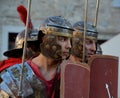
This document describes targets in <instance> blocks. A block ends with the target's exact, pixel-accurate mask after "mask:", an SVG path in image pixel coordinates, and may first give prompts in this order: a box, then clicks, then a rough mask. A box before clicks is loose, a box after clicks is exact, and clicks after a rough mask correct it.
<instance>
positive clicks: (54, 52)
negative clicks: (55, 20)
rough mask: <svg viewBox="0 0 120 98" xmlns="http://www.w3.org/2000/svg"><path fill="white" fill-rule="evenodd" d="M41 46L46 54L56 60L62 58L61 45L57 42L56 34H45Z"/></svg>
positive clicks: (42, 51)
mask: <svg viewBox="0 0 120 98" xmlns="http://www.w3.org/2000/svg"><path fill="white" fill-rule="evenodd" d="M40 47H41V53H43V54H44V55H45V56H47V57H50V58H53V59H55V60H58V59H61V46H60V45H58V44H57V43H56V36H54V35H45V36H44V38H43V43H41V45H40Z"/></svg>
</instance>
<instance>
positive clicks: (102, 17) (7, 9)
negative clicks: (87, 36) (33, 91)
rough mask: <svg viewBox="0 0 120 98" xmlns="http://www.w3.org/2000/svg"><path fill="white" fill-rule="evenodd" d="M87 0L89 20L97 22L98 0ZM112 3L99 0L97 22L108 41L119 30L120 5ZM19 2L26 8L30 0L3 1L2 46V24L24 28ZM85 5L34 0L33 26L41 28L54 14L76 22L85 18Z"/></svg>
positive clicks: (66, 0)
mask: <svg viewBox="0 0 120 98" xmlns="http://www.w3.org/2000/svg"><path fill="white" fill-rule="evenodd" d="M88 1H89V2H88V15H87V17H88V22H91V23H94V19H95V6H96V0H88ZM112 2H113V0H100V5H99V7H100V8H99V15H98V22H97V23H98V24H97V29H98V32H99V36H98V38H99V39H104V40H108V39H110V38H112V37H113V36H115V35H117V34H118V33H119V32H120V27H119V26H120V19H119V18H120V8H114V7H113V6H112ZM20 4H23V5H24V6H25V7H27V0H0V13H1V14H0V45H1V43H4V42H3V41H2V40H1V39H2V38H1V37H2V34H3V33H4V32H3V30H2V27H3V26H6V25H7V26H18V27H19V26H23V27H24V25H23V23H22V22H21V21H20V19H19V16H18V13H17V11H16V8H17V6H18V5H20ZM84 6H85V0H32V1H31V19H32V22H33V25H34V27H39V26H40V24H41V22H42V20H44V19H45V18H46V17H48V16H53V15H58V16H64V17H65V18H66V19H68V20H70V22H71V23H72V24H73V23H75V22H76V21H79V20H84ZM4 37H5V38H7V37H6V36H4ZM0 53H1V48H0ZM1 55H2V54H0V59H1Z"/></svg>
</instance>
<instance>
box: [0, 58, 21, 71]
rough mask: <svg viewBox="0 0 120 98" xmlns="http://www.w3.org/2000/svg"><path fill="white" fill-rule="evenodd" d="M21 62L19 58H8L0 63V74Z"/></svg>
mask: <svg viewBox="0 0 120 98" xmlns="http://www.w3.org/2000/svg"><path fill="white" fill-rule="evenodd" d="M21 62H22V60H21V58H8V59H6V60H3V61H0V72H2V71H3V70H5V69H6V68H8V67H10V66H12V65H14V64H19V63H21Z"/></svg>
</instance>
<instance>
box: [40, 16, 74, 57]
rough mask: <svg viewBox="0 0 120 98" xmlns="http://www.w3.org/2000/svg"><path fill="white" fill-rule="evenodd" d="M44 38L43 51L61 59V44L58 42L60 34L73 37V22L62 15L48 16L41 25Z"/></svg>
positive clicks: (48, 55)
mask: <svg viewBox="0 0 120 98" xmlns="http://www.w3.org/2000/svg"><path fill="white" fill-rule="evenodd" d="M40 31H42V32H41V33H43V34H44V40H43V42H42V44H41V46H40V47H41V53H42V54H44V55H45V56H47V57H50V58H53V59H60V58H61V56H60V53H61V46H60V45H58V44H57V41H56V38H57V37H58V36H64V37H72V32H73V29H72V25H71V23H70V22H69V21H68V20H66V19H64V18H63V17H60V16H52V17H48V18H47V19H46V20H45V21H44V22H43V24H42V25H41V26H40Z"/></svg>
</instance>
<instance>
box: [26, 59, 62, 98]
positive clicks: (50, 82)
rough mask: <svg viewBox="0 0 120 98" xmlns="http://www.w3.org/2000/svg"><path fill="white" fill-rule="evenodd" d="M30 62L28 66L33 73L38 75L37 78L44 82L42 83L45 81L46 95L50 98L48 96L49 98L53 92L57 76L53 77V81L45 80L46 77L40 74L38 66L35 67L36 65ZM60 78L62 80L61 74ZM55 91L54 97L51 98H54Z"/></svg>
mask: <svg viewBox="0 0 120 98" xmlns="http://www.w3.org/2000/svg"><path fill="white" fill-rule="evenodd" d="M27 62H28V64H29V65H30V67H31V68H32V70H33V72H34V73H35V74H36V76H37V77H38V78H39V79H40V80H42V81H44V83H45V85H46V93H47V98H49V97H48V96H49V94H50V92H51V91H50V90H51V88H52V86H53V82H54V79H55V75H56V74H55V75H54V76H53V78H52V79H51V80H49V81H48V80H46V79H45V78H44V76H43V75H42V73H41V72H40V70H39V68H38V66H37V65H35V64H34V63H32V61H31V60H29V61H27ZM57 77H58V78H60V74H58V76H57ZM54 93H55V92H54V91H53V92H52V97H50V98H54Z"/></svg>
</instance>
